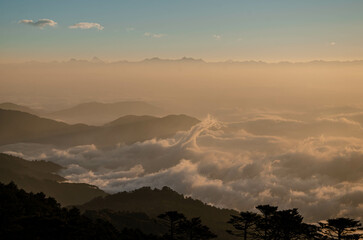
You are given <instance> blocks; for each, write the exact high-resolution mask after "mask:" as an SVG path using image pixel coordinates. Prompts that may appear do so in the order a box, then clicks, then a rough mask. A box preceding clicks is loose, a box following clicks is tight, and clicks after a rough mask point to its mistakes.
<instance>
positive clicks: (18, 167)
mask: <svg viewBox="0 0 363 240" xmlns="http://www.w3.org/2000/svg"><path fill="white" fill-rule="evenodd" d="M61 169H62V167H61V166H59V165H57V164H55V163H52V162H46V161H27V160H24V159H22V158H19V157H14V156H11V155H7V154H3V153H0V182H3V183H9V182H11V181H13V182H14V183H15V184H16V185H18V186H19V187H20V188H23V189H25V190H26V191H31V192H34V193H36V192H43V193H45V194H46V195H48V196H51V197H54V198H55V199H57V201H59V202H60V203H61V204H62V205H63V206H68V205H78V204H83V203H85V202H87V201H90V200H91V199H93V198H95V197H98V196H105V195H107V194H106V193H105V192H103V191H102V190H100V189H99V188H97V187H96V186H92V185H89V184H84V183H66V182H64V181H65V180H66V179H64V178H63V177H61V176H59V175H57V174H56V172H58V171H59V170H61Z"/></svg>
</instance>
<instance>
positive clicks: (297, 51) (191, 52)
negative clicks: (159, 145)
mask: <svg viewBox="0 0 363 240" xmlns="http://www.w3.org/2000/svg"><path fill="white" fill-rule="evenodd" d="M362 12H363V1H357V0H344V1H342V0H329V1H328V0H325V1H323V0H321V1H316V0H304V1H291V0H285V1H282V0H274V1H271V0H259V1H252V0H250V1H243V0H228V1H221V0H193V1H192V0H185V1H170V0H165V1H161V0H137V1H131V0H130V1H126V0H125V1H118V0H117V1H116V0H107V1H95V0H77V1H73V0H72V1H71V0H63V1H49V0H32V1H29V0H12V1H7V0H0V31H1V34H0V60H1V61H2V62H4V61H18V60H31V59H34V60H62V59H69V58H71V57H75V58H90V57H93V56H98V57H100V58H103V59H109V60H119V59H129V60H139V59H143V58H147V57H154V56H158V57H162V58H180V57H183V56H190V57H195V58H203V59H206V60H209V61H214V60H227V59H236V60H251V59H255V60H266V61H279V60H293V61H294V60H296V61H299V60H302V61H305V60H313V59H327V60H332V59H334V60H347V59H362V58H363V41H362V39H363V27H362V26H363V15H362Z"/></svg>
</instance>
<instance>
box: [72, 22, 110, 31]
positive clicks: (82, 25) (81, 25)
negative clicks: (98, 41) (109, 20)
mask: <svg viewBox="0 0 363 240" xmlns="http://www.w3.org/2000/svg"><path fill="white" fill-rule="evenodd" d="M68 28H70V29H76V28H80V29H90V28H96V29H98V30H103V29H104V27H103V26H102V25H101V24H99V23H91V22H80V23H76V24H73V25H71V26H69V27H68Z"/></svg>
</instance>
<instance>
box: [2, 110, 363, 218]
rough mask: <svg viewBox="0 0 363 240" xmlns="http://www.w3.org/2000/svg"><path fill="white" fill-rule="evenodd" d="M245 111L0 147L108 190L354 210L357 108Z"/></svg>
mask: <svg viewBox="0 0 363 240" xmlns="http://www.w3.org/2000/svg"><path fill="white" fill-rule="evenodd" d="M246 114H247V113H246ZM247 115H248V114H247ZM247 115H244V116H241V119H243V120H242V121H240V122H233V123H226V122H219V121H217V120H215V119H213V118H211V117H208V118H207V119H205V120H204V121H202V122H201V123H200V124H198V125H196V126H194V127H193V128H191V129H190V130H189V131H185V132H179V133H177V134H176V135H175V136H174V137H172V138H168V139H159V140H157V139H151V140H148V141H144V142H138V143H135V144H132V145H119V146H117V147H115V148H114V149H111V150H100V149H97V148H96V147H95V146H94V145H86V146H74V147H70V148H67V149H59V148H55V147H54V146H50V145H42V144H14V145H8V146H3V147H0V151H5V152H7V153H10V154H14V155H18V156H21V157H24V158H27V159H45V160H49V161H53V162H56V163H58V164H61V165H63V166H66V169H64V170H63V171H62V173H61V174H62V175H63V176H64V177H65V178H66V179H68V181H70V182H87V183H90V184H94V185H97V186H99V187H100V188H102V189H104V190H105V191H107V192H111V193H114V192H118V191H125V190H133V189H136V188H140V187H143V186H151V187H157V188H161V187H163V186H165V185H166V186H169V187H171V188H173V189H174V190H176V191H178V192H180V193H183V194H186V195H188V196H192V197H194V198H198V199H200V200H202V201H204V202H206V203H210V204H213V205H216V206H220V207H229V208H235V209H239V210H253V209H254V207H255V206H256V205H258V204H273V205H278V206H279V207H280V208H282V209H283V208H292V207H297V208H299V210H300V211H301V213H302V214H303V215H304V216H305V217H306V218H305V220H306V221H318V220H322V219H327V218H331V217H340V216H349V217H354V218H357V219H360V218H361V216H363V198H362V196H363V163H362V159H363V140H362V139H363V138H362V129H361V126H360V122H359V121H358V120H359V118H357V116H360V112H357V113H344V114H343V113H337V112H333V113H329V114H320V115H319V116H316V117H314V118H307V117H306V115H304V114H303V113H297V114H292V113H283V112H280V113H278V112H267V111H265V112H256V113H255V114H251V115H248V116H247ZM307 115H308V116H311V115H312V114H311V113H309V114H307ZM353 119H354V121H353ZM357 123H359V124H357ZM291 132H293V133H291ZM352 133H354V134H355V135H351V134H352Z"/></svg>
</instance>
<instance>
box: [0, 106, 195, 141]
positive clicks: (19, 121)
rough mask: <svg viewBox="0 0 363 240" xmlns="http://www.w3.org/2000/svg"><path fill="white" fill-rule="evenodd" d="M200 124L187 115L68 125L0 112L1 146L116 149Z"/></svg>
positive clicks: (167, 135)
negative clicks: (20, 144)
mask: <svg viewBox="0 0 363 240" xmlns="http://www.w3.org/2000/svg"><path fill="white" fill-rule="evenodd" d="M198 122H199V120H198V119H196V118H193V117H189V116H186V115H169V116H166V117H162V118H158V117H151V116H125V117H121V118H118V119H116V120H114V121H113V122H111V123H109V124H106V125H104V126H99V127H96V126H88V125H84V124H75V125H69V124H66V123H63V122H57V121H54V120H50V119H46V118H40V117H37V116H35V115H31V114H29V113H23V112H19V111H12V110H2V109H0V145H6V144H12V143H18V142H30V143H46V144H54V145H57V146H76V145H85V144H95V145H96V146H98V147H101V148H103V147H113V146H114V145H116V144H118V143H126V144H130V143H134V142H137V141H144V140H148V139H152V138H165V137H170V136H172V135H174V134H175V133H176V132H178V131H182V130H188V129H190V128H191V127H192V126H193V125H195V124H197V123H198Z"/></svg>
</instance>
